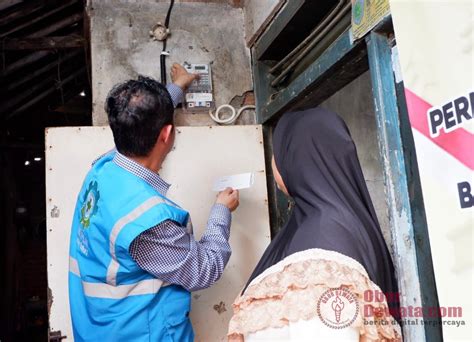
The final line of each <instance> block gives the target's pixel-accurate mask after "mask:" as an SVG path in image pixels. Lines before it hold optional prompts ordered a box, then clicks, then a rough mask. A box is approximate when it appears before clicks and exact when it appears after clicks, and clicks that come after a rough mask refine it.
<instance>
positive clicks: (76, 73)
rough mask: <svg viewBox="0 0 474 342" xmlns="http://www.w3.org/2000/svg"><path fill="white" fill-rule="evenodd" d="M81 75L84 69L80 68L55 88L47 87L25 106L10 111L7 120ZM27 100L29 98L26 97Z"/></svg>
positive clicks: (84, 71)
mask: <svg viewBox="0 0 474 342" xmlns="http://www.w3.org/2000/svg"><path fill="white" fill-rule="evenodd" d="M83 73H86V68H81V69H79V70H78V71H76V72H75V73H73V74H71V75H69V76H68V77H66V78H65V79H64V80H62V81H61V82H60V83H58V84H57V85H56V86H55V87H54V86H53V87H49V88H48V89H46V90H45V91H43V92H42V93H40V94H39V95H37V96H36V97H33V98H32V99H31V100H29V101H28V102H26V103H25V104H23V105H21V106H19V107H18V108H16V109H14V110H12V111H11V112H10V113H9V114H8V115H7V120H8V119H11V118H12V117H14V116H15V115H18V113H21V112H24V111H25V110H27V109H29V108H30V107H31V106H33V105H34V104H36V103H38V102H39V101H41V100H42V99H44V98H45V97H47V96H48V95H50V94H51V93H53V92H55V91H57V90H58V89H57V88H58V87H62V86H64V85H65V84H66V83H69V82H71V81H72V80H74V79H75V78H76V77H78V76H80V75H81V74H83ZM29 95H31V94H29ZM28 98H29V96H28Z"/></svg>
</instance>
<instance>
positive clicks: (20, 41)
mask: <svg viewBox="0 0 474 342" xmlns="http://www.w3.org/2000/svg"><path fill="white" fill-rule="evenodd" d="M84 43H85V39H84V38H82V37H80V36H78V35H71V36H58V37H39V38H10V39H5V40H4V43H3V46H2V47H3V49H4V50H57V49H75V48H82V47H83V46H84Z"/></svg>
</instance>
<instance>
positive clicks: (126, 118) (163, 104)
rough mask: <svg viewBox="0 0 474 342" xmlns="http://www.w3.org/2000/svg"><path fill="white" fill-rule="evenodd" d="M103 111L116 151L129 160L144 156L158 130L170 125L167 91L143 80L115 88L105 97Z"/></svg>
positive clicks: (141, 78) (144, 78) (170, 115)
mask: <svg viewBox="0 0 474 342" xmlns="http://www.w3.org/2000/svg"><path fill="white" fill-rule="evenodd" d="M105 111H106V112H107V116H108V119H109V124H110V128H111V129H112V133H113V135H114V141H115V146H116V147H117V150H118V151H119V152H120V153H122V154H124V155H127V156H131V157H144V156H147V155H148V154H149V153H150V151H151V150H152V148H153V146H154V145H155V143H156V139H157V138H158V136H159V135H160V132H161V129H162V128H163V127H164V126H166V125H170V124H171V125H172V124H173V112H174V108H173V102H172V100H171V96H170V94H169V93H168V90H167V89H166V87H165V86H164V85H162V84H161V83H159V82H158V81H155V80H154V79H152V78H149V77H144V76H138V80H129V81H126V82H123V83H119V84H117V85H115V86H114V87H113V88H112V90H111V91H110V92H109V94H108V95H107V100H106V101H105Z"/></svg>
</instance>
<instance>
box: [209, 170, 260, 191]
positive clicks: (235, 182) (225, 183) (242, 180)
mask: <svg viewBox="0 0 474 342" xmlns="http://www.w3.org/2000/svg"><path fill="white" fill-rule="evenodd" d="M253 182H254V175H253V173H252V172H248V173H241V174H238V175H232V176H224V177H221V178H219V179H216V181H215V182H214V185H213V186H212V190H213V191H222V190H224V189H225V188H232V189H236V190H238V189H247V188H250V187H251V186H252V185H253Z"/></svg>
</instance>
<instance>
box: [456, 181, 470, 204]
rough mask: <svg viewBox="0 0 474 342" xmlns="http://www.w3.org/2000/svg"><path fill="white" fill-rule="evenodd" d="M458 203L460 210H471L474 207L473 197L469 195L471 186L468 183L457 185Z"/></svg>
mask: <svg viewBox="0 0 474 342" xmlns="http://www.w3.org/2000/svg"><path fill="white" fill-rule="evenodd" d="M458 193H459V201H460V202H461V208H463V209H465V208H471V207H472V206H474V197H473V196H472V193H471V184H469V182H461V183H458Z"/></svg>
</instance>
